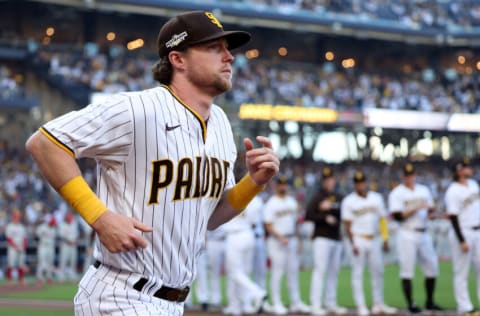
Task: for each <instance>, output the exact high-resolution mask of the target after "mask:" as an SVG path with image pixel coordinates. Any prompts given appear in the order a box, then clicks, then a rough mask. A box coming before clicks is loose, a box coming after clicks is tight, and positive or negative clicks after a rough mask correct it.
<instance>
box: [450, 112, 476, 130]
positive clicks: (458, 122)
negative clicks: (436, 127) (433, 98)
mask: <svg viewBox="0 0 480 316" xmlns="http://www.w3.org/2000/svg"><path fill="white" fill-rule="evenodd" d="M447 129H448V130H449V131H452V132H480V114H467V113H455V114H452V115H451V116H450V120H449V121H448V124H447Z"/></svg>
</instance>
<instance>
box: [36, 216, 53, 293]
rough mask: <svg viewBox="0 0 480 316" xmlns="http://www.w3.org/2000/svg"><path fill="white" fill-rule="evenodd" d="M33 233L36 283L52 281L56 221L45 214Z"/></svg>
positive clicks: (41, 283)
mask: <svg viewBox="0 0 480 316" xmlns="http://www.w3.org/2000/svg"><path fill="white" fill-rule="evenodd" d="M35 235H36V236H37V238H38V244H37V275H36V277H37V285H43V284H44V283H45V281H47V282H48V284H52V283H53V269H54V268H55V265H54V263H55V241H56V237H57V221H56V220H55V217H54V216H53V215H45V216H44V218H43V221H42V223H41V224H40V225H38V226H37V229H36V230H35Z"/></svg>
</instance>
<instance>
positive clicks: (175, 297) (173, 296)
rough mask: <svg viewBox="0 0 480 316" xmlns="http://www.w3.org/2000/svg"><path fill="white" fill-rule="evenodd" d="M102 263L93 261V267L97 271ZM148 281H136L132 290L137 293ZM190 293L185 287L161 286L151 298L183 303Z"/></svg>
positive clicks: (144, 279) (143, 279)
mask: <svg viewBox="0 0 480 316" xmlns="http://www.w3.org/2000/svg"><path fill="white" fill-rule="evenodd" d="M101 264H102V263H101V262H100V261H98V260H96V261H95V263H94V264H93V266H94V267H95V268H96V269H98V267H100V265H101ZM147 282H148V279H146V278H141V279H140V280H138V281H137V283H135V284H134V285H133V288H134V289H135V290H137V291H139V292H141V291H142V289H143V287H144V286H145V284H147ZM189 291H190V288H189V287H188V286H187V287H185V288H183V289H176V288H173V287H169V286H165V285H163V286H162V287H161V288H160V289H158V290H157V291H156V292H155V293H154V294H153V296H155V297H158V298H161V299H164V300H167V301H171V302H184V301H185V299H186V298H187V295H188V292H189Z"/></svg>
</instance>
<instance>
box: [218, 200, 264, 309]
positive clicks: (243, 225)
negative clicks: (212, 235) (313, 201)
mask: <svg viewBox="0 0 480 316" xmlns="http://www.w3.org/2000/svg"><path fill="white" fill-rule="evenodd" d="M257 199H259V197H255V198H254V199H253V200H252V201H251V202H250V204H248V206H247V208H246V209H245V211H243V213H242V214H240V215H239V216H237V217H235V218H234V219H232V220H231V221H230V222H228V223H226V224H224V225H223V228H224V230H225V233H226V239H225V271H226V276H227V299H228V307H227V308H225V309H224V311H223V312H224V314H228V315H242V314H243V313H245V314H257V313H259V312H261V309H262V304H263V302H264V300H266V298H267V292H266V291H265V290H264V289H262V287H261V286H260V285H258V284H256V283H255V282H254V281H252V279H251V278H250V274H251V272H252V266H253V252H254V248H255V234H254V232H253V230H252V226H253V224H254V223H255V220H256V218H257V215H258V212H261V210H259V209H258V204H256V201H258V200H257ZM262 204H263V203H260V205H262Z"/></svg>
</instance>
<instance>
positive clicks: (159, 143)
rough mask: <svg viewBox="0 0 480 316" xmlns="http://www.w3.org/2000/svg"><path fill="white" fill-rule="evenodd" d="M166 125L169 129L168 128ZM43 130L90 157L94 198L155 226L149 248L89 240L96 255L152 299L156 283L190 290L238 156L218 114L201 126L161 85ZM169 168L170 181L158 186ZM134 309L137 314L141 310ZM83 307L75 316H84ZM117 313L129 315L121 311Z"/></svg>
mask: <svg viewBox="0 0 480 316" xmlns="http://www.w3.org/2000/svg"><path fill="white" fill-rule="evenodd" d="M177 125H179V126H177ZM167 126H172V127H174V128H173V129H171V130H167V128H166V127H167ZM175 126H177V127H175ZM43 128H44V129H45V130H46V131H48V133H50V134H52V135H53V136H54V137H55V138H56V139H57V140H58V141H59V142H60V144H61V145H63V146H66V147H67V148H68V149H70V150H71V151H72V152H73V153H74V154H75V157H77V158H81V157H90V158H94V159H97V161H98V177H97V179H98V183H97V194H98V196H99V197H100V199H101V200H102V201H103V202H105V203H106V205H107V206H108V207H109V209H111V210H113V211H115V212H118V213H122V214H125V215H128V216H133V217H135V218H137V219H139V220H140V221H142V222H143V223H146V224H148V225H151V226H152V227H153V229H154V231H153V233H144V237H145V238H146V239H147V240H148V242H149V245H148V247H147V248H145V249H141V250H137V251H134V252H132V251H130V252H128V253H121V254H112V253H110V252H108V251H107V250H106V248H104V247H103V245H101V244H100V243H99V241H98V240H96V243H95V251H94V256H95V258H96V259H98V260H100V261H101V262H102V263H103V264H105V265H107V266H111V267H115V268H117V269H120V270H121V271H123V272H130V273H131V276H130V277H128V278H129V279H132V281H128V282H129V283H131V284H134V283H135V282H136V281H137V280H138V279H139V276H140V275H142V276H144V277H146V278H147V279H148V283H147V284H146V285H145V286H144V287H143V290H142V292H144V293H145V294H150V295H151V294H152V293H154V292H155V291H156V290H157V289H158V288H159V287H160V286H161V285H162V284H165V285H167V286H171V287H176V288H181V287H185V286H188V285H190V284H191V283H192V281H193V279H194V277H195V274H196V271H195V270H196V256H197V255H198V254H199V253H200V251H201V249H202V248H203V247H204V243H205V234H206V227H207V222H208V218H209V217H210V215H211V213H212V212H213V210H214V208H215V207H216V205H217V204H218V201H219V198H220V197H221V192H222V191H223V190H224V189H226V188H229V187H231V186H233V185H234V184H235V181H234V177H233V166H234V163H235V159H236V155H237V152H236V148H235V144H234V140H233V134H232V131H231V127H230V123H229V122H228V119H227V117H226V115H225V113H224V112H223V110H221V109H220V108H219V107H218V106H216V105H212V108H211V115H210V117H209V119H208V128H207V123H206V122H204V121H203V120H202V119H201V118H200V116H199V115H198V114H197V113H195V112H194V111H193V110H192V109H191V108H190V107H188V106H187V105H185V104H183V103H182V102H181V101H180V100H178V99H177V98H176V97H175V96H174V95H173V94H172V93H171V92H170V91H169V90H168V89H167V88H166V87H158V88H154V89H150V90H145V91H142V92H131V93H123V94H120V95H117V96H114V97H112V98H111V99H110V100H109V101H107V102H105V103H103V104H94V105H89V106H88V107H86V108H84V109H82V110H80V111H77V112H72V113H69V114H66V115H65V116H62V117H59V118H57V119H55V120H53V121H51V122H49V123H47V124H45V125H44V127H43ZM159 166H160V167H159ZM161 166H164V167H161ZM156 168H157V169H156ZM169 170H170V171H171V175H172V176H171V178H170V182H169V183H168V185H165V186H163V187H161V188H160V189H159V187H160V184H159V183H161V182H162V181H165V179H166V178H167V174H169ZM155 172H156V173H155ZM156 185H157V186H156ZM177 197H178V198H177ZM193 254H194V255H195V256H193ZM105 277H106V276H105ZM95 288H97V286H95ZM110 290H111V289H109V288H108V287H107V288H105V291H110ZM112 291H113V290H112ZM120 291H128V289H126V288H125V284H123V285H122V286H121V288H118V289H115V293H116V301H112V302H110V301H108V303H107V302H106V301H105V302H104V301H103V300H102V302H101V304H100V307H99V308H101V309H103V308H107V307H106V305H119V306H120V305H121V304H122V302H123V300H126V302H127V301H128V300H130V301H132V300H133V298H132V296H131V295H130V294H131V293H130V292H126V293H128V294H129V296H128V297H121V295H120V294H118V293H120ZM119 295H120V297H119ZM142 295H143V294H142ZM106 296H107V295H106ZM126 305H128V304H126ZM134 306H135V308H138V312H139V311H140V310H141V308H142V307H140V306H137V305H135V304H134ZM95 308H97V306H92V309H93V310H94V309H95ZM83 310H84V313H83V314H80V315H88V313H87V312H85V310H86V309H85V308H84V309H83ZM116 311H118V312H119V315H122V312H123V314H125V315H128V312H127V311H126V310H121V309H120V308H117V309H116ZM107 314H108V313H107ZM142 315H143V314H142Z"/></svg>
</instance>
